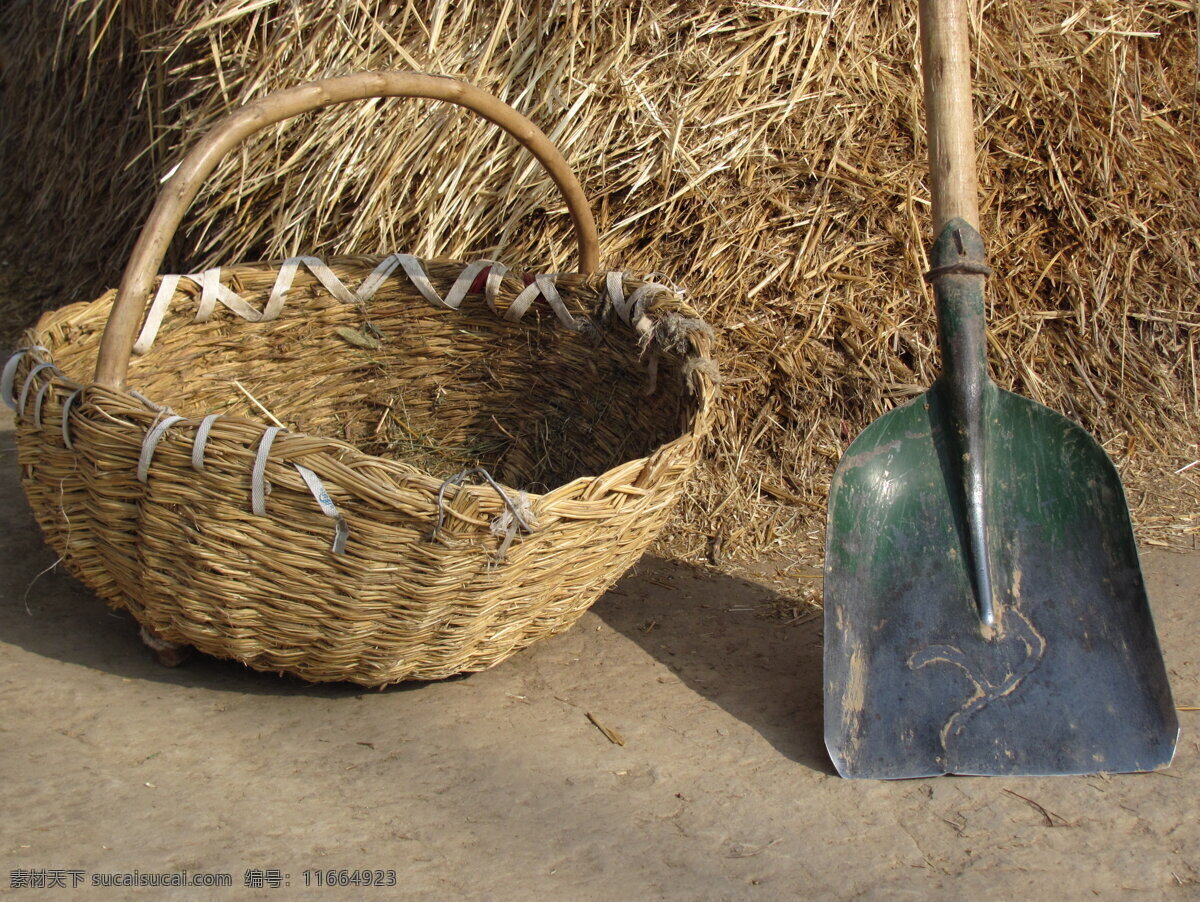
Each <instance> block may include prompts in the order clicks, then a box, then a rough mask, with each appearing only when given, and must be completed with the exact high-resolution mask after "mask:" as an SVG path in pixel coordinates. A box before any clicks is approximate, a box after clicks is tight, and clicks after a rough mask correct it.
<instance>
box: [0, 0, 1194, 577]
mask: <svg viewBox="0 0 1200 902" xmlns="http://www.w3.org/2000/svg"><path fill="white" fill-rule="evenodd" d="M915 11H916V4H915V3H911V4H910V3H878V2H875V0H794V2H785V3H767V2H727V3H703V4H695V3H676V2H663V0H650V2H643V0H637V2H630V0H619V2H618V0H612V2H598V3H587V4H584V3H579V2H561V3H555V2H550V3H545V4H538V5H536V6H533V7H530V6H529V5H527V4H519V3H515V2H512V0H494V2H471V0H467V2H464V3H457V4H447V3H441V2H437V3H404V2H385V0H330V2H328V3H291V2H263V0H211V2H205V3H190V2H189V3H185V2H178V3H175V4H172V3H161V2H149V0H74V2H69V3H68V2H65V0H60V2H54V3H52V2H36V3H35V2H25V3H21V2H18V3H15V4H13V3H10V4H8V5H7V7H6V9H5V11H4V12H3V13H0V16H2V17H3V22H2V23H0V25H2V27H0V33H2V34H5V35H7V37H6V38H0V40H4V41H5V42H6V46H7V48H8V49H7V50H6V54H7V63H6V70H5V94H4V97H3V99H2V100H3V105H4V111H5V118H6V120H7V121H9V122H21V123H22V124H23V125H22V128H20V129H11V130H7V132H8V133H7V135H6V136H5V137H4V138H3V141H4V153H5V160H7V161H8V163H7V165H6V167H5V168H6V169H7V171H9V172H10V173H12V172H17V173H21V175H20V177H19V182H20V185H19V186H17V187H13V186H9V188H8V194H7V196H8V197H10V198H17V200H16V201H10V203H20V204H23V205H24V206H23V207H22V208H23V209H25V210H27V211H28V212H29V217H30V218H29V219H28V226H27V227H26V229H25V230H24V231H23V233H22V234H23V235H27V236H28V237H29V239H30V240H32V241H33V242H34V246H36V247H37V248H38V254H37V255H38V256H40V257H42V258H45V259H51V260H54V261H55V263H56V265H57V266H60V267H64V268H65V267H66V266H67V264H69V263H72V262H75V261H79V262H81V263H82V264H84V275H83V276H80V275H78V274H76V275H74V276H71V275H70V274H68V276H67V277H66V278H67V282H66V285H65V288H64V290H65V291H66V292H71V291H73V290H74V289H75V288H76V286H77V284H79V283H80V282H86V283H87V286H88V287H89V288H94V289H97V290H98V288H99V287H100V286H101V285H104V284H110V283H111V282H112V281H113V279H114V278H115V273H116V266H117V261H120V260H121V259H123V251H124V250H125V242H126V240H127V235H128V232H129V228H130V225H131V223H132V222H134V221H136V219H137V218H138V215H139V214H140V212H141V211H142V209H143V207H142V205H143V204H144V203H145V201H146V198H147V197H148V195H149V193H151V192H150V188H151V185H152V182H153V181H154V180H155V179H156V178H157V177H158V176H160V175H161V174H162V173H163V172H165V171H166V170H167V169H168V168H169V166H170V165H171V164H172V163H173V162H174V161H175V160H177V159H178V156H179V152H180V148H181V147H182V146H183V145H185V144H186V143H187V140H188V138H189V136H190V135H191V134H193V130H194V129H195V128H196V126H198V125H202V124H205V123H208V122H211V121H212V120H213V119H214V118H215V117H217V116H218V115H219V114H220V113H222V112H223V111H224V110H225V109H227V107H228V106H229V105H231V104H235V103H238V102H241V101H244V100H246V99H248V98H252V97H256V96H259V95H261V94H262V93H263V92H265V91H267V90H270V89H273V88H277V87H281V86H287V85H292V84H296V83H298V82H301V81H305V80H307V79H310V78H313V77H316V76H320V75H327V74H338V73H344V72H347V71H351V70H357V69H362V68H381V67H396V68H402V69H419V70H423V71H430V72H438V73H444V74H450V75H457V76H462V77H465V78H467V79H468V80H470V81H473V82H475V83H477V84H479V85H481V86H482V87H484V88H487V89H490V90H492V91H493V92H494V93H497V94H499V95H500V96H501V97H503V98H504V99H505V100H507V101H508V102H510V103H512V104H513V105H514V106H516V107H518V108H519V109H521V110H522V111H524V112H526V113H527V114H528V115H530V116H531V117H532V118H533V119H534V120H535V121H538V122H541V123H543V124H544V125H545V126H546V127H547V128H548V130H551V132H552V137H553V138H554V139H555V140H556V142H557V143H558V144H559V146H560V147H561V148H562V149H563V151H564V153H565V154H566V156H567V157H568V158H569V159H570V160H571V161H572V164H573V165H574V166H575V167H576V169H577V171H578V172H579V174H580V176H581V179H582V181H583V183H584V186H585V188H586V190H587V192H588V194H589V196H591V197H592V198H594V199H595V201H596V204H597V208H598V214H599V219H600V227H601V233H602V241H603V247H604V250H605V253H606V255H607V258H608V260H610V261H619V262H620V264H621V265H622V266H625V267H629V268H633V269H638V270H641V271H646V272H650V271H656V272H661V273H666V274H667V275H668V276H669V278H670V279H672V280H674V282H675V283H677V284H678V285H680V286H682V287H684V288H685V289H691V290H692V292H693V294H694V297H695V303H696V304H697V306H698V308H699V310H700V312H701V313H702V314H703V315H704V316H705V318H706V319H707V320H708V321H709V322H711V323H712V324H713V325H714V326H716V327H717V329H718V334H719V335H720V340H721V342H722V347H721V348H720V355H721V357H722V360H723V362H724V367H723V369H724V371H725V374H726V376H727V382H726V385H725V388H724V400H723V403H722V405H721V407H720V409H719V411H718V414H717V420H716V424H715V425H716V426H717V428H716V430H715V435H716V436H717V437H718V442H717V444H716V445H715V446H714V448H713V449H712V452H711V454H710V457H709V459H708V460H707V461H706V462H705V463H704V464H703V467H702V478H701V479H700V480H699V481H698V483H697V486H696V491H695V492H694V493H693V494H692V496H691V498H690V500H689V502H688V503H687V505H686V506H685V507H684V508H683V509H682V511H681V514H680V516H679V517H678V518H677V519H676V520H675V524H674V528H673V529H672V531H671V538H670V541H671V542H672V543H673V548H674V550H675V551H677V552H679V553H687V554H697V553H702V552H703V551H704V550H705V549H706V548H712V547H716V546H717V545H720V546H722V547H723V548H724V549H725V551H726V552H742V553H748V552H752V551H755V550H757V549H761V548H763V547H765V546H767V545H770V544H771V543H773V542H775V541H776V540H777V539H778V538H779V537H788V538H790V537H794V536H797V535H799V536H801V537H803V536H805V535H808V536H811V537H813V538H814V541H815V537H817V536H819V531H820V527H821V515H822V512H823V503H824V493H825V490H826V487H827V483H828V477H829V475H830V473H831V471H832V468H833V466H834V464H835V462H836V460H837V458H838V456H839V454H840V452H841V451H842V450H843V449H844V448H845V446H846V444H847V442H848V441H849V440H850V439H851V438H852V437H853V436H854V435H855V434H856V433H857V432H858V431H859V430H860V429H861V428H862V427H863V426H864V425H865V424H866V423H867V422H869V421H870V420H872V419H873V418H875V417H876V416H877V415H878V414H879V413H880V412H882V411H884V410H886V409H888V408H890V407H891V406H892V405H894V404H896V403H898V402H900V401H902V400H904V399H905V398H908V397H910V396H911V395H912V394H914V393H916V392H918V391H920V390H921V389H922V388H924V387H925V386H927V385H928V384H929V383H930V381H931V380H932V378H933V376H934V374H935V372H936V360H935V355H936V348H935V342H934V338H933V336H934V325H933V317H932V315H931V304H930V298H929V297H928V295H927V293H926V289H925V287H924V286H923V285H922V283H921V279H920V273H921V272H922V271H923V269H924V268H925V261H924V253H925V251H924V248H925V246H926V243H927V240H928V225H927V223H928V219H929V217H928V194H927V191H926V188H925V184H924V180H925V170H926V165H925V142H924V136H923V124H922V108H921V103H920V84H919V78H918V76H917V69H916V26H915ZM975 17H976V26H977V28H976V34H975V46H976V53H977V64H976V71H975V73H974V74H975V86H976V87H975V90H976V98H975V99H976V108H977V118H978V120H979V122H980V127H979V133H978V138H979V145H980V153H979V171H980V173H981V180H982V191H983V197H982V212H983V231H984V232H985V235H986V237H987V238H988V239H989V242H990V248H991V254H992V263H993V265H994V267H995V270H996V272H997V277H996V279H995V280H994V282H993V287H992V293H991V299H992V300H991V304H992V309H991V310H990V311H989V323H990V326H991V338H990V341H991V344H992V348H991V354H990V357H991V359H992V360H993V361H994V368H995V372H996V376H997V378H998V380H999V381H1000V382H1001V384H1002V385H1005V386H1006V387H1011V388H1013V389H1014V390H1016V391H1018V392H1020V393H1021V394H1024V395H1027V396H1030V397H1034V398H1036V399H1038V400H1040V401H1043V402H1044V403H1047V404H1049V405H1050V406H1052V407H1054V408H1056V409H1058V410H1060V411H1062V412H1064V413H1066V414H1067V415H1069V416H1072V417H1075V418H1077V419H1079V420H1080V421H1081V422H1082V423H1083V424H1084V426H1085V427H1086V428H1087V429H1088V430H1089V431H1090V432H1092V433H1093V434H1095V435H1097V436H1099V437H1100V439H1101V441H1102V442H1104V444H1105V446H1106V448H1107V449H1108V450H1109V451H1110V453H1112V454H1113V455H1114V456H1115V457H1116V458H1117V462H1118V464H1119V465H1120V466H1121V467H1122V471H1123V473H1124V475H1125V476H1126V479H1127V482H1128V484H1129V485H1130V486H1131V487H1132V492H1131V494H1132V497H1131V501H1132V504H1133V508H1134V513H1135V517H1136V518H1137V520H1138V524H1139V527H1140V528H1141V529H1142V532H1143V537H1145V538H1149V539H1150V540H1152V541H1163V540H1166V539H1167V538H1169V537H1170V536H1178V535H1179V534H1181V533H1187V532H1192V533H1193V534H1194V532H1195V530H1196V528H1197V522H1196V519H1195V517H1196V511H1197V506H1198V498H1200V475H1198V470H1197V468H1192V469H1191V470H1182V471H1181V472H1179V473H1176V472H1175V471H1177V470H1180V468H1181V467H1185V466H1186V464H1188V463H1190V462H1191V461H1193V460H1195V459H1196V458H1197V457H1200V449H1197V447H1196V442H1197V435H1198V433H1200V430H1198V428H1197V427H1198V425H1200V389H1198V384H1200V378H1198V375H1197V367H1198V365H1200V361H1198V355H1200V349H1198V348H1197V343H1198V334H1200V314H1198V313H1197V310H1198V309H1200V288H1198V286H1200V160H1198V159H1197V157H1198V156H1200V149H1198V148H1200V122H1198V114H1197V73H1198V62H1197V48H1198V45H1200V29H1198V21H1197V11H1196V8H1195V5H1194V3H1193V2H1192V0H1134V2H1129V0H1088V2H1080V0H1045V2H1018V0H1014V2H1007V3H981V4H979V5H978V6H977V7H976V12H975ZM496 149H497V143H496V139H495V138H494V137H492V136H491V134H490V133H488V132H486V131H485V130H484V129H482V128H477V127H475V126H473V125H472V124H470V123H469V122H466V121H464V120H462V119H461V117H459V116H457V115H455V114H447V113H445V112H444V111H441V110H436V109H433V108H429V107H424V106H421V105H419V104H408V105H399V104H395V103H390V102H389V103H380V104H378V105H375V106H372V107H366V108H362V109H354V110H350V109H347V110H344V111H342V112H340V113H338V114H335V115H334V116H333V118H331V119H326V120H322V121H321V123H320V125H319V126H318V125H317V124H316V123H315V122H309V121H305V122H298V123H295V124H292V125H289V126H286V127H282V128H280V129H278V130H277V131H276V132H275V133H274V134H273V136H272V138H271V139H270V140H268V141H264V142H262V143H261V144H259V145H257V146H255V147H254V148H253V149H250V150H248V151H247V152H246V153H244V154H243V155H241V156H240V157H238V158H234V159H231V160H229V161H228V162H227V163H226V164H225V165H224V166H223V167H222V168H221V170H220V171H219V173H218V177H217V178H216V180H215V181H214V182H213V184H212V187H211V190H210V191H209V193H208V195H207V197H206V198H204V199H203V200H202V204H201V210H202V212H201V213H200V214H199V215H197V216H195V217H194V218H193V219H192V220H191V221H190V223H189V229H188V239H187V241H186V242H185V243H184V244H183V245H181V250H180V252H179V253H180V256H179V257H178V258H177V259H176V261H175V265H176V267H177V268H181V267H186V268H196V267H198V266H200V265H202V264H204V263H208V262H213V261H215V260H221V259H224V260H229V259H253V258H256V257H280V256H286V255H288V254H291V253H294V252H297V251H300V250H304V251H311V250H316V251H319V252H321V253H331V252H356V253H384V252H388V251H392V250H396V249H405V250H411V251H413V252H416V253H420V254H423V255H433V254H445V255H451V256H455V257H464V256H469V255H471V254H475V253H483V254H495V255H499V256H501V257H502V258H503V259H505V260H506V261H510V262H512V263H513V264H514V265H520V264H521V263H522V262H532V261H538V262H546V261H548V262H550V263H551V264H554V265H559V264H560V263H562V262H563V261H564V260H565V259H566V255H567V254H568V252H569V247H570V243H569V240H568V228H567V226H566V225H565V224H563V223H561V217H559V216H558V213H559V212H560V206H559V202H558V201H557V200H556V199H555V198H554V196H553V194H552V192H551V190H550V188H551V186H550V185H549V184H548V182H546V181H545V180H539V176H538V175H537V174H536V173H535V172H534V171H533V170H532V169H531V168H530V166H529V165H527V164H526V163H525V162H523V161H521V160H520V159H518V158H515V157H513V156H512V155H506V154H499V153H497V152H496ZM14 161H15V162H14ZM28 185H36V186H38V193H37V194H36V195H35V196H33V197H29V196H28V195H19V194H18V192H19V191H20V190H23V189H24V187H25V186H28ZM61 271H64V270H60V272H61ZM61 300H62V298H61V297H54V298H49V299H46V301H44V303H58V302H61ZM24 303H25V306H24V307H22V308H21V309H20V311H19V312H20V313H21V314H28V313H29V312H31V311H30V310H29V309H28V307H29V306H30V304H31V303H32V302H29V301H25V302H24ZM1189 518H1190V519H1189Z"/></svg>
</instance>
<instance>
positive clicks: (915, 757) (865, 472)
mask: <svg viewBox="0 0 1200 902" xmlns="http://www.w3.org/2000/svg"><path fill="white" fill-rule="evenodd" d="M920 29H921V43H922V60H923V63H924V76H925V97H926V115H927V120H928V132H929V146H930V153H929V158H930V169H931V173H930V174H931V187H932V194H933V225H934V233H935V235H936V236H937V238H936V240H935V242H934V244H933V249H932V252H931V254H930V263H931V267H932V268H931V269H930V272H929V273H928V275H927V279H928V280H929V281H930V282H932V283H933V288H934V294H935V297H936V300H937V317H938V338H939V343H940V347H941V354H942V365H943V371H942V373H941V375H940V377H939V378H938V379H937V380H936V382H935V383H934V385H933V387H932V388H930V390H929V391H927V392H926V393H925V394H923V395H921V396H920V397H918V398H916V399H915V400H913V401H911V402H909V403H907V404H905V405H903V406H901V407H898V408H896V409H895V410H893V411H891V412H890V413H888V414H885V415H884V416H883V417H880V418H879V419H878V420H876V421H875V422H874V423H872V424H871V425H870V426H869V427H867V429H866V431H864V432H863V433H862V434H861V435H860V436H859V437H858V438H857V439H856V440H855V441H854V443H853V444H852V445H851V446H850V448H849V449H848V450H847V451H846V454H845V456H844V457H843V458H842V460H841V463H840V464H839V465H838V468H837V471H836V473H835V474H834V477H833V483H832V486H831V488H830V497H829V522H828V529H827V534H826V558H825V559H826V571H825V743H826V746H827V747H828V749H829V754H830V756H831V757H832V758H833V762H834V764H835V765H836V766H837V769H838V772H839V773H841V775H842V776H844V777H867V778H876V779H899V778H905V777H928V776H935V775H940V774H947V773H953V774H1021V775H1049V774H1082V773H1094V772H1100V771H1108V772H1124V771H1146V770H1153V769H1155V768H1158V767H1163V766H1165V765H1167V764H1169V763H1170V762H1171V758H1172V756H1173V754H1174V751H1175V742H1176V740H1177V738H1178V732H1179V724H1178V720H1177V718H1176V714H1175V708H1174V705H1173V703H1172V701H1171V692H1170V687H1169V686H1168V683H1167V674H1166V668H1165V667H1164V664H1163V660H1162V654H1161V652H1160V650H1159V646H1158V638H1157V636H1156V634H1155V631H1154V624H1153V621H1152V619H1151V616H1150V606H1149V603H1148V601H1147V598H1146V588H1145V585H1144V584H1143V581H1142V574H1141V567H1140V565H1139V562H1138V553H1137V547H1136V545H1135V543H1134V538H1133V529H1132V526H1131V524H1130V519H1129V510H1128V507H1127V505H1126V502H1125V493H1124V491H1123V490H1122V487H1121V481H1120V478H1119V477H1118V476H1117V472H1116V469H1115V468H1114V467H1113V465H1112V462H1111V461H1110V460H1109V459H1108V457H1107V456H1106V455H1105V453H1104V451H1103V449H1101V447H1100V446H1099V445H1098V444H1097V443H1096V442H1095V441H1094V440H1093V439H1092V438H1091V436H1089V435H1088V434H1087V433H1086V432H1085V431H1084V430H1083V429H1081V428H1080V427H1079V426H1078V425H1076V424H1075V423H1073V422H1071V421H1070V420H1067V419H1066V418H1064V417H1062V416H1060V415H1059V414H1057V413H1055V412H1054V411H1052V410H1050V409H1048V408H1046V407H1043V406H1042V405H1040V404H1036V403H1034V402H1033V401H1030V400H1028V399H1027V398H1023V397H1020V396H1019V395H1015V394H1012V393H1010V392H1007V391H1003V390H1002V389H1000V388H998V387H997V386H996V385H995V384H994V383H993V382H992V381H991V379H990V377H989V376H988V372H987V363H986V360H985V351H986V339H985V333H984V320H983V311H984V306H983V292H984V282H985V278H986V276H987V274H988V272H989V270H988V267H987V266H986V265H985V263H984V251H983V240H982V238H981V237H980V235H979V232H978V223H979V214H978V210H977V207H976V197H975V194H976V185H975V150H974V142H973V137H972V118H971V115H972V114H971V83H970V67H969V55H968V46H967V21H966V13H965V0H921V4H920Z"/></svg>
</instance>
